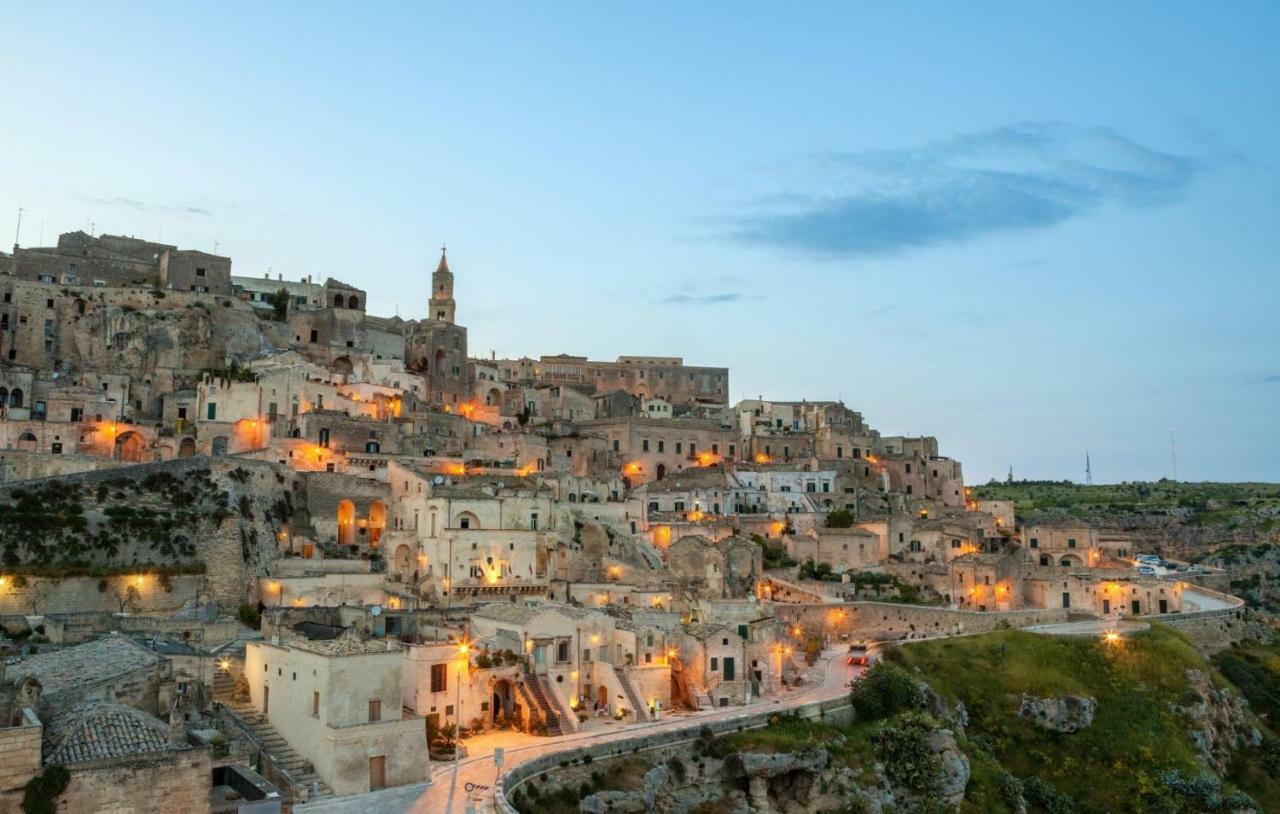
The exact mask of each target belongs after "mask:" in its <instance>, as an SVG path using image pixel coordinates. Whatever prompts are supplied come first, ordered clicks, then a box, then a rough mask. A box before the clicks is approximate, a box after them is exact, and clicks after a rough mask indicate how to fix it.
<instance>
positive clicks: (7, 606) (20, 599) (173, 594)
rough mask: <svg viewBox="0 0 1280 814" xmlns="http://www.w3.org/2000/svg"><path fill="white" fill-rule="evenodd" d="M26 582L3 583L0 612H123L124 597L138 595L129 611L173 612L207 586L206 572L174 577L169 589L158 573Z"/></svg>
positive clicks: (26, 613) (41, 578)
mask: <svg viewBox="0 0 1280 814" xmlns="http://www.w3.org/2000/svg"><path fill="white" fill-rule="evenodd" d="M25 580H26V585H18V584H16V581H15V580H14V579H13V578H6V579H5V580H4V583H3V584H0V615H10V614H21V615H26V616H40V615H42V614H46V613H84V612H89V611H99V612H103V613H119V612H120V611H121V600H122V599H123V598H125V597H126V596H128V597H132V596H133V595H134V594H132V593H130V592H129V591H128V589H129V588H133V589H134V591H135V592H136V597H137V598H136V600H131V601H129V602H128V604H127V605H126V606H125V608H124V609H125V610H127V611H129V612H131V613H171V612H173V611H177V610H181V609H182V607H183V606H184V605H186V604H187V603H194V602H195V601H196V598H197V597H198V596H200V594H201V592H202V591H203V590H204V587H205V577H204V575H202V574H178V575H176V576H173V577H170V578H169V581H170V587H169V588H166V587H165V586H164V585H162V584H161V582H160V580H159V579H158V578H157V577H155V576H143V577H141V579H139V577H138V576H117V577H64V578H52V577H25Z"/></svg>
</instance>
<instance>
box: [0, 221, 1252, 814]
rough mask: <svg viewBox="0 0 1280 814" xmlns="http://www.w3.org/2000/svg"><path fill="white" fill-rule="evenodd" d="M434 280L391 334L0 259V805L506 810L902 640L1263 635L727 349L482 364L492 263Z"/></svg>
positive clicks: (774, 701) (333, 309)
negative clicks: (571, 763) (532, 780)
mask: <svg viewBox="0 0 1280 814" xmlns="http://www.w3.org/2000/svg"><path fill="white" fill-rule="evenodd" d="M454 265H456V266H457V268H456V269H455V268H454ZM432 269H433V270H432ZM422 273H423V274H424V275H425V274H428V273H429V275H430V280H431V296H430V299H429V301H427V302H420V303H416V304H406V305H405V306H402V310H405V311H406V312H409V315H408V316H407V317H406V318H401V317H400V316H394V317H387V316H378V315H374V314H371V313H369V312H368V310H367V304H368V295H367V292H366V291H365V290H363V289H361V288H360V287H358V285H355V284H353V282H352V281H347V282H343V281H339V280H336V279H333V278H326V279H324V280H320V279H313V278H312V277H311V276H307V277H303V278H301V279H284V278H283V277H282V276H280V275H271V274H264V275H253V276H240V275H238V274H236V273H235V269H234V268H233V261H232V258H230V257H225V256H220V255H218V254H217V253H216V252H214V253H211V252H208V251H204V250H199V249H192V248H181V247H179V246H175V245H166V244H163V243H158V242H152V241H147V240H142V239H138V238H134V237H127V236H120V235H110V234H91V233H88V232H84V231H75V232H68V233H65V234H62V235H60V236H59V237H58V238H57V240H56V243H55V244H54V245H51V246H31V247H28V246H19V245H15V246H13V249H12V251H11V252H9V253H0V548H2V557H0V626H2V627H3V647H4V653H5V659H4V661H3V664H2V665H0V810H3V811H17V810H19V807H20V806H21V805H25V804H24V803H23V801H24V800H25V799H30V798H31V796H32V795H33V794H34V795H39V794H47V795H48V796H49V798H50V799H55V798H56V800H57V806H58V808H57V810H58V811H64V812H93V811H113V812H172V811H183V812H208V813H209V814H224V813H225V812H236V811H243V812H266V811H299V812H307V811H313V812H325V811H334V812H336V811H341V810H350V811H355V810H361V811H378V810H387V811H390V810H419V811H427V812H433V813H435V812H442V811H445V810H446V809H447V808H452V810H456V811H458V812H459V814H461V812H462V810H463V807H464V805H465V806H472V807H474V810H486V811H495V810H496V811H503V812H506V811H514V810H516V809H514V808H513V807H512V806H513V803H512V802H510V801H509V800H508V797H507V795H506V793H505V791H504V789H506V786H505V785H504V784H505V783H506V782H511V783H515V782H516V779H514V778H516V777H517V775H516V773H517V767H519V766H521V764H522V763H523V764H527V765H528V766H541V767H543V768H546V767H550V768H552V769H554V763H556V762H560V761H562V760H563V757H562V756H563V755H564V754H569V753H570V750H581V749H584V748H586V746H585V745H587V744H590V745H592V747H595V746H598V745H601V744H611V743H624V742H625V743H628V744H630V743H631V742H632V740H634V739H635V738H636V737H650V738H660V737H671V738H675V737H676V735H677V734H678V733H682V732H683V733H688V732H690V731H691V732H694V733H697V732H699V731H701V729H703V728H706V729H707V731H708V732H712V731H714V732H717V733H718V732H720V731H721V729H722V728H725V731H727V727H728V726H729V725H730V724H729V723H727V722H739V723H740V722H742V721H747V720H752V719H750V717H749V716H752V715H766V714H773V713H776V712H778V711H780V710H799V709H802V708H803V709H808V708H810V707H813V708H814V709H817V706H814V705H818V706H820V705H822V704H828V703H843V702H844V700H845V699H847V696H848V694H849V691H850V686H851V683H853V682H856V680H857V677H858V676H859V675H860V674H861V673H862V671H863V670H864V669H865V668H866V665H867V663H868V661H870V660H873V657H874V655H875V653H876V651H877V650H878V649H881V648H885V647H892V646H894V645H895V643H901V642H914V641H919V640H931V639H943V638H950V637H956V636H962V635H968V634H977V633H985V632H989V631H1003V630H1008V629H1012V628H1026V629H1031V630H1035V631H1047V632H1050V633H1051V632H1055V629H1056V632H1065V633H1072V632H1075V633H1082V634H1083V635H1086V636H1089V637H1091V638H1098V637H1119V636H1124V635H1127V634H1128V632H1130V631H1136V630H1139V629H1142V628H1144V627H1145V626H1149V625H1151V624H1154V623H1160V624H1161V625H1163V626H1166V627H1167V628H1168V629H1171V630H1175V631H1177V632H1178V633H1179V635H1181V636H1184V637H1186V639H1187V640H1188V641H1190V642H1192V643H1194V644H1195V645H1196V647H1197V648H1200V649H1201V650H1202V651H1203V652H1206V653H1213V652H1217V651H1219V650H1222V649H1224V648H1227V647H1228V646H1230V645H1231V644H1232V643H1233V642H1238V641H1241V640H1243V639H1245V638H1246V637H1247V636H1249V635H1251V626H1252V625H1254V624H1255V622H1254V621H1252V620H1251V619H1250V618H1248V617H1247V615H1246V613H1245V610H1244V608H1243V603H1242V601H1241V600H1240V599H1238V598H1236V597H1235V596H1233V595H1232V593H1231V582H1230V580H1231V577H1230V575H1228V574H1227V572H1226V571H1225V570H1224V569H1223V568H1219V567H1213V566H1209V565H1197V564H1192V563H1189V562H1187V561H1185V560H1184V559H1179V558H1177V556H1176V549H1175V548H1173V547H1171V548H1169V549H1163V548H1161V547H1160V546H1159V545H1158V544H1155V545H1153V544H1152V535H1150V534H1144V535H1143V536H1142V537H1141V538H1136V537H1134V536H1133V535H1131V534H1128V533H1126V532H1125V531H1123V530H1117V529H1116V528H1114V527H1109V526H1104V525H1102V524H1097V523H1091V522H1089V521H1088V520H1084V519H1079V518H1071V517H1060V518H1056V519H1043V518H1039V517H1035V518H1031V517H1024V516H1020V515H1019V514H1018V513H1017V512H1016V511H1015V505H1014V502H1013V501H1012V500H999V499H989V498H984V497H982V496H981V495H980V494H979V492H978V491H977V490H975V489H974V487H973V485H966V482H965V478H964V471H963V467H962V465H961V462H960V461H958V460H956V459H954V458H953V457H950V456H948V455H947V454H946V451H947V446H946V444H945V442H944V441H940V440H939V439H938V438H935V437H932V436H909V435H897V434H892V430H890V429H884V430H881V429H877V428H876V427H877V426H880V427H885V428H891V427H893V426H894V423H895V417H894V416H893V415H877V416H864V415H863V414H862V413H861V412H859V410H858V409H857V405H856V404H854V405H852V406H851V405H846V404H845V403H844V402H842V401H830V400H823V399H822V398H821V395H822V394H814V395H817V396H819V397H818V398H816V399H814V400H810V399H807V398H804V397H803V396H804V395H805V394H797V393H778V394H759V395H756V397H754V398H739V397H735V395H734V394H735V392H736V391H734V390H733V389H732V388H731V380H730V374H731V369H732V365H733V363H734V362H735V359H734V358H731V357H732V355H733V354H734V353H736V351H734V350H732V349H730V348H728V347H726V348H725V349H724V351H723V352H724V356H723V357H720V358H698V359H692V360H690V362H686V360H685V359H684V358H681V357H668V356H649V355H644V353H645V348H643V347H637V348H635V351H636V352H637V354H638V355H634V356H620V357H618V358H616V359H608V360H606V359H597V358H593V357H592V355H591V349H590V348H569V349H566V348H558V347H550V348H545V349H544V350H545V351H547V353H546V354H545V355H540V356H538V357H537V358H529V357H521V358H518V359H504V358H497V355H496V354H489V355H487V356H486V355H483V354H476V353H475V352H474V350H473V348H474V347H475V344H476V343H475V342H474V340H475V339H476V337H472V336H469V332H468V329H467V328H466V327H465V325H466V317H467V312H468V308H470V307H473V306H474V305H475V303H477V301H479V300H481V299H482V298H483V296H484V295H483V289H484V287H483V285H482V284H481V283H480V279H481V278H482V275H483V270H480V269H469V268H466V267H465V266H464V265H462V264H456V262H455V259H454V258H453V257H451V256H450V255H449V254H448V253H447V252H446V251H445V250H443V249H442V250H440V252H439V256H438V258H437V257H436V256H435V253H434V252H433V253H432V256H431V257H430V260H429V261H426V260H424V265H423V269H422ZM354 282H359V281H358V280H356V281H354ZM480 339H483V338H482V337H481V338H480ZM566 350H567V351H572V352H569V353H566V352H563V351H566ZM577 354H585V355H577ZM695 363H696V364H695ZM744 716H747V717H744ZM690 737H692V736H690ZM629 739H630V740H629ZM628 748H629V747H628ZM573 754H575V755H578V757H577V758H575V759H582V758H581V754H585V753H579V752H573ZM536 761H543V762H542V763H536ZM560 765H561V766H564V765H565V764H564V763H563V762H561V763H560ZM965 771H966V773H967V771H968V769H967V768H966V770H965ZM506 773H512V774H511V775H510V777H511V778H513V779H510V780H509V781H508V779H507V774H506ZM460 774H461V780H459V775H460ZM521 782H523V781H521ZM960 788H961V791H962V792H963V788H964V787H963V784H961V786H960ZM33 789H34V790H35V791H33ZM389 790H399V791H398V792H395V791H389ZM776 791H777V789H776V788H775V789H774V790H773V791H770V790H769V787H768V782H767V779H765V780H761V779H759V778H757V777H756V776H754V775H753V776H752V779H751V785H750V791H749V793H750V795H752V796H751V799H752V800H754V801H755V802H756V803H760V805H754V804H753V809H752V810H767V808H766V807H767V806H768V805H769V804H768V799H769V796H770V795H775V796H776V794H775V792H776ZM618 793H619V794H621V792H618ZM744 793H747V792H744ZM388 794H399V795H400V796H395V797H388V796H387V795H388ZM362 800H363V801H366V802H361V801H362ZM379 800H395V801H397V802H395V803H391V802H386V803H383V804H380V803H378V801H379ZM344 801H347V802H349V804H350V806H351V807H350V808H345V809H344V808H338V807H335V806H337V805H339V804H341V803H343V802H344ZM760 801H764V802H763V803H761V802H760ZM455 802H456V806H455ZM775 802H776V801H775ZM379 805H385V806H386V807H384V808H379ZM585 805H586V804H585V803H584V806H585ZM600 805H601V806H604V803H600ZM779 805H780V804H779ZM393 806H400V807H399V808H395V807H393ZM762 806H765V807H762ZM22 810H26V809H22ZM583 810H584V811H585V810H587V808H585V807H584V808H583ZM592 810H599V811H604V810H609V809H608V808H607V807H601V808H598V809H592ZM618 810H624V809H618ZM625 810H631V809H625ZM778 810H783V809H782V808H779V809H778ZM904 810H905V809H904Z"/></svg>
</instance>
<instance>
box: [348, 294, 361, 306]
mask: <svg viewBox="0 0 1280 814" xmlns="http://www.w3.org/2000/svg"><path fill="white" fill-rule="evenodd" d="M347 307H348V308H359V307H360V298H359V297H356V296H351V297H347Z"/></svg>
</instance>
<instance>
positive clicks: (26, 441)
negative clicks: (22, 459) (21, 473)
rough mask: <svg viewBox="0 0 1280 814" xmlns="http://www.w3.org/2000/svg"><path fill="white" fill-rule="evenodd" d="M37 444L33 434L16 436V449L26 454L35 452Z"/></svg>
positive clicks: (25, 433)
mask: <svg viewBox="0 0 1280 814" xmlns="http://www.w3.org/2000/svg"><path fill="white" fill-rule="evenodd" d="M37 444H38V442H37V441H36V437H35V435H34V434H33V433H29V432H24V433H23V434H22V435H19V436H18V449H21V450H24V451H26V452H35V451H36V446H37Z"/></svg>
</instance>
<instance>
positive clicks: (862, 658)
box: [848, 644, 867, 667]
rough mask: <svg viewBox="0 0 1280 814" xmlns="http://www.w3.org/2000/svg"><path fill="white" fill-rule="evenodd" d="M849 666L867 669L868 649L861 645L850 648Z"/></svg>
mask: <svg viewBox="0 0 1280 814" xmlns="http://www.w3.org/2000/svg"><path fill="white" fill-rule="evenodd" d="M848 663H849V664H852V665H855V666H858V667H866V666H867V648H865V647H863V646H862V645H860V644H855V645H851V646H850V647H849V661H848Z"/></svg>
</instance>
